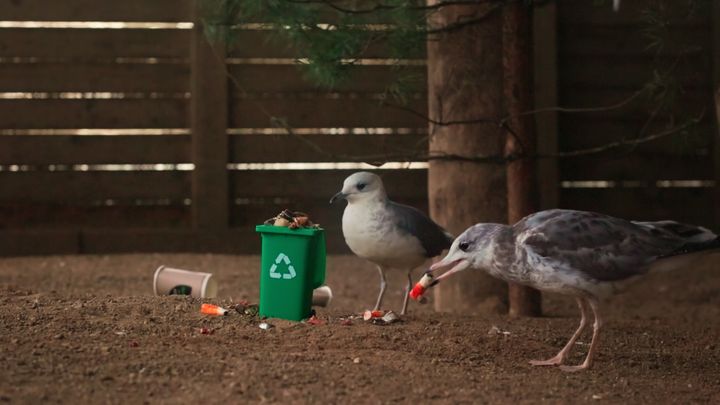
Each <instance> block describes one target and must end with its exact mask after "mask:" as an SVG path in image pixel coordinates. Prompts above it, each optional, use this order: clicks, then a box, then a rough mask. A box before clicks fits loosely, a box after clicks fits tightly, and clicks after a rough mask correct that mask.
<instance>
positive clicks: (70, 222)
mask: <svg viewBox="0 0 720 405" xmlns="http://www.w3.org/2000/svg"><path fill="white" fill-rule="evenodd" d="M182 226H190V207H189V206H185V205H179V204H177V205H167V206H137V205H135V206H132V205H125V206H90V207H89V206H82V205H73V204H72V203H71V202H69V203H66V204H61V203H27V202H23V203H2V204H0V229H22V228H57V229H64V228H99V227H105V228H107V227H117V228H128V227H182ZM0 232H1V231H0Z"/></svg>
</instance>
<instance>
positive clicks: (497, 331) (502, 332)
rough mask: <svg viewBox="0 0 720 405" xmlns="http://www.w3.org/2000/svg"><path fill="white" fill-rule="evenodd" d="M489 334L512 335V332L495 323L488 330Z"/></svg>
mask: <svg viewBox="0 0 720 405" xmlns="http://www.w3.org/2000/svg"><path fill="white" fill-rule="evenodd" d="M487 334H488V335H490V336H493V335H504V336H510V332H508V331H506V330H502V329H500V328H498V327H497V326H495V325H493V326H492V327H490V330H488V333H487Z"/></svg>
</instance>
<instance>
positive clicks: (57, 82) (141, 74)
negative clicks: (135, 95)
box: [0, 63, 190, 93]
mask: <svg viewBox="0 0 720 405" xmlns="http://www.w3.org/2000/svg"><path fill="white" fill-rule="evenodd" d="M189 88H190V67H189V66H188V65H187V64H180V63H178V64H174V63H158V64H155V63H153V64H144V63H103V64H99V63H0V92H159V93H184V92H188V91H189Z"/></svg>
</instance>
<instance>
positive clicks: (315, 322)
mask: <svg viewBox="0 0 720 405" xmlns="http://www.w3.org/2000/svg"><path fill="white" fill-rule="evenodd" d="M305 323H307V324H310V325H322V324H324V323H325V321H323V320H322V319H320V318H318V317H317V316H315V315H313V316H311V317H310V318H308V319H307V320H306V321H305Z"/></svg>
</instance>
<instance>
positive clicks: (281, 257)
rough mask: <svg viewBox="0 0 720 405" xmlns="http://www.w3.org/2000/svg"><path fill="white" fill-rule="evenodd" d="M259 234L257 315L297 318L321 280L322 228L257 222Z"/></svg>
mask: <svg viewBox="0 0 720 405" xmlns="http://www.w3.org/2000/svg"><path fill="white" fill-rule="evenodd" d="M255 231H256V232H258V233H259V234H260V236H261V238H262V255H261V256H262V257H261V261H260V262H261V263H260V308H259V312H260V316H265V317H268V318H282V319H288V320H291V321H299V320H302V319H305V318H308V317H309V316H310V311H311V302H312V294H313V290H314V289H315V288H318V287H320V286H321V285H322V284H323V283H324V282H325V230H324V229H321V228H299V229H290V228H286V227H282V226H273V225H258V226H256V227H255Z"/></svg>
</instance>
